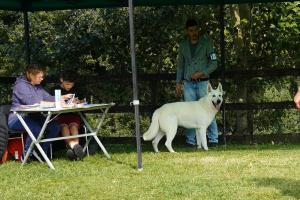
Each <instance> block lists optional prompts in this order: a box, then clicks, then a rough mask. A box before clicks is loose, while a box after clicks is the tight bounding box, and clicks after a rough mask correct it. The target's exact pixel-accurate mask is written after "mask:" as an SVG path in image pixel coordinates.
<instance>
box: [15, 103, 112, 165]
mask: <svg viewBox="0 0 300 200" xmlns="http://www.w3.org/2000/svg"><path fill="white" fill-rule="evenodd" d="M114 105H115V103H107V104H88V105H84V106H82V107H74V108H60V109H58V108H40V107H34V108H31V107H29V108H18V109H16V110H13V112H14V114H16V116H17V117H18V119H19V120H20V122H21V123H22V125H23V127H24V128H25V130H26V132H27V133H28V135H29V137H30V138H31V139H32V143H31V144H30V147H29V149H28V151H27V153H26V155H25V158H24V160H23V162H22V165H24V164H25V163H26V161H27V160H28V157H29V155H30V154H31V153H32V151H33V148H34V146H36V147H37V149H38V150H39V152H40V153H41V155H42V156H43V158H44V160H45V161H46V162H47V164H48V166H49V167H50V169H55V168H54V166H53V164H52V163H51V161H50V160H49V158H48V156H47V155H46V153H45V152H44V150H43V149H42V147H41V145H40V143H42V142H51V141H56V140H64V139H70V138H79V137H89V138H88V140H87V141H86V143H85V145H84V147H83V150H84V151H86V149H87V147H88V144H89V142H90V140H91V138H94V139H95V140H96V142H97V144H98V145H99V147H100V148H101V150H102V151H103V153H104V154H105V156H106V157H107V158H110V155H109V154H108V153H107V151H106V149H105V147H104V146H103V144H102V143H101V141H100V140H99V138H98V137H97V134H98V133H99V132H100V130H101V126H102V124H103V121H104V118H105V116H106V114H107V112H108V110H109V108H111V107H112V106H114ZM91 110H100V111H101V112H102V116H101V118H99V120H98V122H97V127H96V130H94V129H93V128H92V127H91V126H90V124H89V123H88V121H87V119H86V117H85V115H84V114H83V112H86V111H91ZM74 112H76V113H79V115H80V118H81V119H82V121H83V122H84V124H85V126H86V128H87V129H88V132H87V133H84V134H79V135H74V136H65V137H56V138H48V139H43V136H44V133H45V130H46V127H47V125H48V124H49V123H50V122H51V121H52V120H55V118H56V117H57V116H58V115H60V114H62V113H74ZM29 113H44V114H45V115H46V119H45V122H44V124H43V126H42V129H41V131H40V133H39V135H38V137H37V138H35V136H34V135H33V134H32V132H31V130H30V128H29V127H28V125H27V124H26V122H25V121H24V119H23V116H24V115H26V114H29Z"/></svg>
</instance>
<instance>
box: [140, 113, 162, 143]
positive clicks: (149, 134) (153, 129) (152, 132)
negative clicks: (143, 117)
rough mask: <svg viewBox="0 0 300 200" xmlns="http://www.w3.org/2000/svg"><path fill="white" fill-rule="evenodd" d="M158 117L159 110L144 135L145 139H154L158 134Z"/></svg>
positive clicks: (154, 114)
mask: <svg viewBox="0 0 300 200" xmlns="http://www.w3.org/2000/svg"><path fill="white" fill-rule="evenodd" d="M158 118H159V110H156V111H155V112H154V113H153V116H152V122H151V124H150V127H149V129H148V130H147V131H146V132H145V133H144V135H143V139H144V140H145V141H147V140H152V139H153V138H154V137H155V136H156V134H157V132H158V129H159V123H158Z"/></svg>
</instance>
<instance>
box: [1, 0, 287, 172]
mask: <svg viewBox="0 0 300 200" xmlns="http://www.w3.org/2000/svg"><path fill="white" fill-rule="evenodd" d="M283 1H285V0H0V9H1V10H11V11H22V12H23V13H24V39H25V50H26V60H27V63H30V47H29V22H28V12H30V11H49V10H65V9H87V8H113V7H128V12H129V30H130V50H131V52H130V54H131V67H132V83H133V101H132V104H133V105H134V112H135V123H136V125H135V131H136V141H137V153H138V156H137V159H138V170H142V169H143V168H142V153H141V138H140V121H139V98H138V89H137V70H136V59H135V37H134V23H133V21H134V20H133V8H134V6H167V5H201V4H202V5H203V4H212V5H219V6H220V49H221V77H222V82H224V79H225V77H224V71H225V57H224V52H225V45H224V5H225V4H243V3H268V2H283ZM286 1H288V0H286ZM290 1H292V0H290ZM224 111H225V106H223V112H222V114H223V135H224V142H225V143H226V137H225V132H224V124H225V123H224V120H225V112H224Z"/></svg>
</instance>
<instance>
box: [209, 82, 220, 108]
mask: <svg viewBox="0 0 300 200" xmlns="http://www.w3.org/2000/svg"><path fill="white" fill-rule="evenodd" d="M207 94H208V96H209V98H210V99H211V102H212V103H213V105H214V107H215V108H216V109H217V110H219V109H220V107H221V104H222V102H223V89H222V85H221V83H219V85H218V88H217V89H216V90H214V89H213V88H212V86H211V84H210V83H208V85H207Z"/></svg>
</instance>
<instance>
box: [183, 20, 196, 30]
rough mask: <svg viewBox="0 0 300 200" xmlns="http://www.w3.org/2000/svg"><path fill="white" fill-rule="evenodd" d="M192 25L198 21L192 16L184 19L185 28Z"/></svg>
mask: <svg viewBox="0 0 300 200" xmlns="http://www.w3.org/2000/svg"><path fill="white" fill-rule="evenodd" d="M192 26H198V22H197V21H196V20H195V19H194V18H190V19H188V20H186V23H185V28H186V29H188V28H189V27H192Z"/></svg>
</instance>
